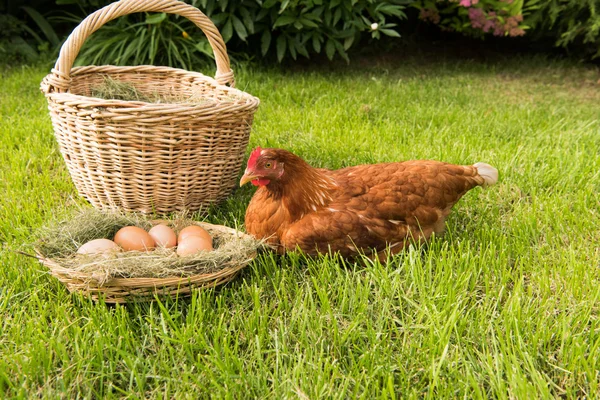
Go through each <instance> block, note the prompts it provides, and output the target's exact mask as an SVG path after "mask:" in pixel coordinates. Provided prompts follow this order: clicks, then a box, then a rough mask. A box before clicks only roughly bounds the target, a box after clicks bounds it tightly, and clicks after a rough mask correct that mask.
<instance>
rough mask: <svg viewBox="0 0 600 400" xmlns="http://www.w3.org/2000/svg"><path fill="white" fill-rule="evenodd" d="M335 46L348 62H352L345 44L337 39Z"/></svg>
mask: <svg viewBox="0 0 600 400" xmlns="http://www.w3.org/2000/svg"><path fill="white" fill-rule="evenodd" d="M334 44H335V48H336V50H337V52H338V54H339V55H340V56H341V57H342V58H343V59H344V60H346V62H350V58H348V54H346V50H344V46H342V44H341V43H340V42H338V41H337V40H336V41H335V43H334Z"/></svg>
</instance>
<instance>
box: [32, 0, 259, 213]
mask: <svg viewBox="0 0 600 400" xmlns="http://www.w3.org/2000/svg"><path fill="white" fill-rule="evenodd" d="M142 11H148V12H150V11H153V12H165V13H172V14H178V15H181V16H184V17H186V18H188V19H189V20H191V21H192V22H193V23H194V24H196V26H198V27H199V28H200V29H201V30H202V31H203V32H204V34H205V35H206V36H207V38H208V40H209V43H210V45H211V46H212V49H213V52H214V54H215V62H216V65H217V71H216V76H215V79H213V78H211V77H207V76H205V75H203V74H200V73H197V72H190V71H185V70H182V69H177V68H170V67H156V66H149V65H145V66H133V67H127V66H126V67H117V66H110V65H108V66H106V65H105V66H85V67H77V68H72V66H73V62H74V61H75V58H76V57H77V54H78V53H79V51H80V49H81V46H82V45H83V43H84V42H85V40H86V39H87V38H88V37H89V36H90V35H91V34H92V33H93V32H94V31H96V30H97V29H99V28H100V27H101V26H102V25H104V24H105V23H107V22H108V21H111V20H113V19H115V18H117V17H120V16H122V15H126V14H130V13H134V12H142ZM107 77H109V78H112V79H113V80H117V81H120V82H124V83H128V84H131V85H132V86H134V87H135V88H136V89H137V90H139V91H140V92H142V93H145V94H152V95H161V96H167V97H170V98H172V99H173V98H174V99H176V101H177V102H176V103H170V104H169V103H146V102H142V101H124V100H105V99H101V98H96V97H92V96H91V93H92V89H93V88H95V87H98V86H99V85H101V84H102V83H103V82H104V81H105V79H106V78H107ZM227 85H229V86H227ZM233 86H234V76H233V71H232V70H231V68H230V64H229V57H228V55H227V49H226V47H225V43H224V42H223V39H222V37H221V34H220V33H219V31H218V30H217V28H216V27H215V25H214V24H213V23H212V21H211V20H210V19H209V18H208V17H206V15H204V14H203V13H202V12H200V10H198V9H197V8H195V7H193V6H191V5H189V4H185V3H183V2H180V1H176V0H121V1H119V2H116V3H112V4H110V5H108V6H106V7H104V8H102V9H100V10H98V11H96V12H95V13H93V14H91V15H90V16H88V17H87V18H86V19H84V20H83V21H82V22H81V24H80V25H79V26H78V27H77V28H76V29H75V30H74V31H73V32H72V33H71V35H70V36H69V38H68V39H67V40H66V42H65V43H64V45H63V46H62V48H61V51H60V55H59V57H58V59H57V61H56V64H55V66H54V68H53V69H52V72H51V73H50V74H48V75H47V76H46V77H45V78H44V79H43V81H42V84H41V90H42V92H43V93H44V94H45V96H46V99H47V100H48V109H49V111H50V116H51V119H52V125H53V127H54V133H55V136H56V139H57V142H58V144H59V148H60V152H61V154H62V156H63V158H64V160H65V162H66V165H67V168H68V170H69V174H70V175H71V178H72V180H73V182H74V184H75V186H76V188H77V190H78V192H79V193H80V194H81V195H82V196H83V197H84V198H86V199H87V200H88V201H89V202H90V203H91V204H92V205H93V206H95V207H96V208H114V207H119V208H121V209H123V210H126V211H141V212H144V213H151V212H155V213H167V212H173V211H184V210H187V211H189V210H192V211H195V210H199V209H201V208H203V207H205V206H207V205H209V204H211V203H215V202H219V201H221V200H223V199H224V198H225V197H227V196H228V195H229V194H230V193H231V191H232V189H233V188H234V187H235V185H236V183H237V177H238V175H239V172H240V170H241V168H242V163H243V161H244V156H245V151H246V147H247V145H248V140H249V137H250V130H251V126H252V122H253V117H254V112H255V111H256V109H257V107H258V105H259V100H258V99H257V98H256V97H254V96H251V95H250V94H248V93H245V92H243V91H240V90H237V89H234V88H233ZM180 99H187V100H180Z"/></svg>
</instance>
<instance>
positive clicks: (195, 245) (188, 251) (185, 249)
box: [177, 236, 213, 256]
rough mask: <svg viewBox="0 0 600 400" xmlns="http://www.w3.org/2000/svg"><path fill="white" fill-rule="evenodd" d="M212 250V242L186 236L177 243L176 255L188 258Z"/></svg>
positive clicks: (198, 237)
mask: <svg viewBox="0 0 600 400" xmlns="http://www.w3.org/2000/svg"><path fill="white" fill-rule="evenodd" d="M212 249H213V247H212V240H207V239H206V238H203V237H200V236H188V237H186V238H185V239H183V240H181V241H179V244H178V245H177V254H178V255H180V256H189V255H192V254H196V253H198V252H200V251H211V250H212Z"/></svg>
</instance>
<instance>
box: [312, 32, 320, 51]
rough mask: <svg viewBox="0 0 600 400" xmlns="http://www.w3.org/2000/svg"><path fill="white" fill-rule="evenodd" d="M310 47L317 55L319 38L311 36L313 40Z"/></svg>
mask: <svg viewBox="0 0 600 400" xmlns="http://www.w3.org/2000/svg"><path fill="white" fill-rule="evenodd" d="M312 45H313V49H315V51H316V52H317V53H320V52H321V41H320V40H319V37H317V36H316V35H315V36H313V38H312Z"/></svg>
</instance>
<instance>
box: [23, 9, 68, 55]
mask: <svg viewBox="0 0 600 400" xmlns="http://www.w3.org/2000/svg"><path fill="white" fill-rule="evenodd" d="M22 8H23V10H25V12H27V14H29V16H30V17H31V19H32V20H33V21H34V22H35V23H36V24H37V26H38V27H39V28H40V30H41V31H42V32H43V33H44V36H46V39H47V40H48V42H50V44H51V45H52V46H58V44H59V43H60V40H59V39H58V36H57V35H56V32H55V31H54V29H53V28H52V26H51V25H50V24H49V23H48V21H47V20H46V18H44V17H43V16H42V14H40V13H39V12H37V11H36V10H34V9H33V8H31V7H22Z"/></svg>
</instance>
